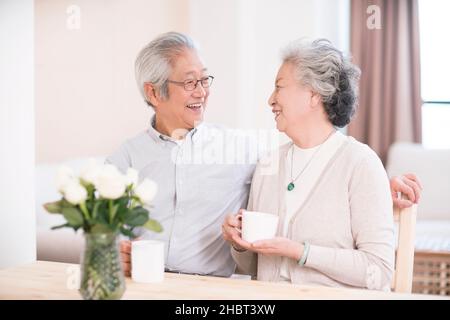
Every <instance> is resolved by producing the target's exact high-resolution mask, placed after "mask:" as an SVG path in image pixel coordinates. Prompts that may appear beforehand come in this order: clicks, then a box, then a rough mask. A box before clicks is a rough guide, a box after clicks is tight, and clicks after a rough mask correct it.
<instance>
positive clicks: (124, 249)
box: [120, 240, 131, 277]
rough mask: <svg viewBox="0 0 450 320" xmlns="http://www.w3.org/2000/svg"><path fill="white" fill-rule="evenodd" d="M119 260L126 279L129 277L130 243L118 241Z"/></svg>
mask: <svg viewBox="0 0 450 320" xmlns="http://www.w3.org/2000/svg"><path fill="white" fill-rule="evenodd" d="M120 260H121V261H122V268H123V272H124V273H125V276H126V277H129V276H131V241H130V240H123V241H120Z"/></svg>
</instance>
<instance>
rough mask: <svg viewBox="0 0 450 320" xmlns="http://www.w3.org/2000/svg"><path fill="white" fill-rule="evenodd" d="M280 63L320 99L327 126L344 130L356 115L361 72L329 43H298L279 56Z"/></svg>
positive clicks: (323, 40) (297, 41) (318, 41)
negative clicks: (330, 125) (290, 65)
mask: <svg viewBox="0 0 450 320" xmlns="http://www.w3.org/2000/svg"><path fill="white" fill-rule="evenodd" d="M282 59H283V63H291V64H293V65H294V67H295V69H296V76H297V79H298V80H299V81H300V83H302V84H303V85H306V86H308V87H310V88H311V89H312V90H313V91H315V92H317V93H318V94H319V95H320V96H321V97H322V102H323V105H324V107H325V111H326V113H327V114H328V119H329V120H330V122H331V123H332V124H333V125H334V126H337V127H344V126H345V125H347V124H348V123H349V122H350V119H351V117H352V116H353V114H354V113H355V109H356V103H357V98H358V81H359V77H360V74H361V71H360V69H359V68H358V67H357V66H355V65H354V64H352V63H351V62H350V60H349V59H348V58H346V57H344V55H343V54H342V52H341V51H339V50H338V49H336V48H335V47H333V45H332V44H331V42H330V41H328V40H326V39H318V40H314V41H312V42H311V41H308V40H306V39H299V40H296V41H294V42H292V43H291V44H289V45H288V46H287V47H286V48H285V49H284V50H283V53H282Z"/></svg>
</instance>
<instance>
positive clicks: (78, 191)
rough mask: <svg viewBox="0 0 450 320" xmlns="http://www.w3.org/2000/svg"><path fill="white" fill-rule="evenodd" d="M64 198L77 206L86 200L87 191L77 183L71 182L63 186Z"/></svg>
mask: <svg viewBox="0 0 450 320" xmlns="http://www.w3.org/2000/svg"><path fill="white" fill-rule="evenodd" d="M64 198H65V199H66V200H67V201H69V202H70V203H71V204H73V205H77V204H80V203H82V202H84V201H85V200H86V198H87V191H86V189H85V188H84V187H83V186H82V185H81V184H80V183H79V182H77V181H76V180H73V181H72V182H69V183H68V184H67V185H65V187H64Z"/></svg>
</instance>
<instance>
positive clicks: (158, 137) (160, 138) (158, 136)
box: [147, 115, 204, 143]
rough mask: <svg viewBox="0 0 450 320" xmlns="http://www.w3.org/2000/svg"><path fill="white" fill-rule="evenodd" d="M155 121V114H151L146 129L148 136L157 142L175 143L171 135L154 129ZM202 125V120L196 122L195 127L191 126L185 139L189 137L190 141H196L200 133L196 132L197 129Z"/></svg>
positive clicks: (200, 128)
mask: <svg viewBox="0 0 450 320" xmlns="http://www.w3.org/2000/svg"><path fill="white" fill-rule="evenodd" d="M155 122H156V115H153V116H152V118H151V120H150V126H149V128H148V130H147V132H148V134H149V135H150V137H151V138H152V139H153V140H154V141H155V142H157V143H164V142H167V141H171V142H174V143H176V142H175V140H174V139H172V138H171V137H169V136H167V135H165V134H162V133H160V132H158V131H157V130H156V129H155ZM203 127H204V125H203V122H202V123H200V124H198V125H197V126H196V127H195V128H193V129H192V130H191V131H189V132H188V134H187V135H186V138H185V139H191V141H193V142H196V141H197V140H198V139H199V137H200V134H199V133H198V132H199V130H202V128H203Z"/></svg>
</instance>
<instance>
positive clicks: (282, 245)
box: [249, 237, 304, 261]
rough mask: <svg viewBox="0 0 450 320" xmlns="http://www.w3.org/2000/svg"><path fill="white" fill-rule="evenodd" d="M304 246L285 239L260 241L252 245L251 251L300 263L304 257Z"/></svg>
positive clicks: (276, 238) (277, 238)
mask: <svg viewBox="0 0 450 320" xmlns="http://www.w3.org/2000/svg"><path fill="white" fill-rule="evenodd" d="M303 249H304V248H303V244H301V243H298V242H295V241H293V240H290V239H288V238H284V237H275V238H273V239H267V240H259V241H255V242H253V243H252V244H250V248H249V250H252V251H254V252H257V253H261V254H265V255H274V256H282V257H288V258H291V259H294V260H295V261H298V260H299V259H300V258H301V256H302V255H303Z"/></svg>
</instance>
